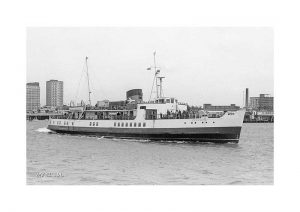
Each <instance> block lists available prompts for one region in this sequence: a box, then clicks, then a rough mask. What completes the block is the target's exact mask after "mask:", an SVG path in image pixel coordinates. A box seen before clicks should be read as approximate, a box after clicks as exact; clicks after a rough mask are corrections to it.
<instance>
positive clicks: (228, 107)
mask: <svg viewBox="0 0 300 212" xmlns="http://www.w3.org/2000/svg"><path fill="white" fill-rule="evenodd" d="M239 109H240V107H239V106H236V105H235V104H231V105H211V104H203V110H206V111H237V110H239Z"/></svg>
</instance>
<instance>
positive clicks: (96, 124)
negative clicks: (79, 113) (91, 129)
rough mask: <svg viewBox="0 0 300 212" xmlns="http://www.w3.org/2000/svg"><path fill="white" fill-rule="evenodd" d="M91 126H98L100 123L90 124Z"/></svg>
mask: <svg viewBox="0 0 300 212" xmlns="http://www.w3.org/2000/svg"><path fill="white" fill-rule="evenodd" d="M90 126H98V122H90Z"/></svg>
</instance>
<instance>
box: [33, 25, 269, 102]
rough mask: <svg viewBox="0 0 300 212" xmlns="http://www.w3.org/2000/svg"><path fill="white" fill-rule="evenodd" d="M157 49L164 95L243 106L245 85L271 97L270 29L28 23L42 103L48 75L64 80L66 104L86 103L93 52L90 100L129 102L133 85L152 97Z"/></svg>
mask: <svg viewBox="0 0 300 212" xmlns="http://www.w3.org/2000/svg"><path fill="white" fill-rule="evenodd" d="M154 50H156V56H157V64H158V66H160V67H161V75H162V76H165V77H166V78H165V81H164V87H163V90H164V94H165V96H174V97H177V98H178V100H179V101H181V102H187V103H189V104H191V105H202V104H204V103H211V104H215V105H228V104H232V103H233V104H237V105H239V106H243V91H244V89H245V88H246V87H248V88H249V90H250V96H258V95H259V94H260V93H267V94H271V95H272V96H273V30H272V28H249V27H248V28H240V27H235V28H220V27H209V28H208V27H199V28H195V27H191V28H185V27H180V28H141V27H136V28H106V27H95V28H28V29H27V82H39V83H40V88H41V105H45V103H46V81H47V80H50V79H57V80H62V81H63V82H64V104H69V102H70V101H71V100H75V102H80V100H81V99H83V100H84V101H86V102H87V100H88V89H87V81H86V76H85V75H84V74H83V73H84V72H83V66H84V60H85V56H88V58H89V60H88V65H89V74H90V81H91V90H92V95H91V99H92V104H95V103H96V101H97V100H103V99H109V100H124V99H125V98H126V91H127V90H129V89H133V88H141V89H143V93H144V100H148V99H149V96H150V91H151V86H152V80H153V75H154V73H153V71H149V70H146V69H147V68H148V67H149V66H151V65H153V52H154Z"/></svg>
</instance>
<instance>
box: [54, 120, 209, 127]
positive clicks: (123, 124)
mask: <svg viewBox="0 0 300 212" xmlns="http://www.w3.org/2000/svg"><path fill="white" fill-rule="evenodd" d="M71 123H72V125H74V123H73V122H71ZM204 123H206V124H207V121H206V122H203V121H202V124H204ZM213 123H215V122H213ZM52 124H55V122H54V121H53V122H52ZM60 124H61V121H57V125H60ZM63 124H64V125H69V122H67V121H64V122H63ZM142 124H143V127H146V123H145V122H143V123H141V122H139V123H136V122H134V123H132V122H130V123H128V122H126V123H124V122H121V123H120V122H114V127H117V126H118V127H142ZM184 124H186V122H184ZM191 124H197V122H196V121H195V122H191ZM90 126H96V127H97V126H98V122H90Z"/></svg>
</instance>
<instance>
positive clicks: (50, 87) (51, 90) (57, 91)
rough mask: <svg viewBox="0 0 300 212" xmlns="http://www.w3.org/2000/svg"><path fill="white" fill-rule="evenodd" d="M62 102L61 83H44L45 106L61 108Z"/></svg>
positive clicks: (52, 81) (62, 90) (62, 89)
mask: <svg viewBox="0 0 300 212" xmlns="http://www.w3.org/2000/svg"><path fill="white" fill-rule="evenodd" d="M63 102H64V84H63V81H58V80H50V81H47V82H46V105H47V106H51V107H61V106H63Z"/></svg>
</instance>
